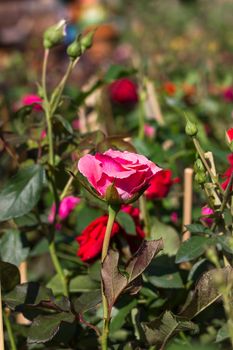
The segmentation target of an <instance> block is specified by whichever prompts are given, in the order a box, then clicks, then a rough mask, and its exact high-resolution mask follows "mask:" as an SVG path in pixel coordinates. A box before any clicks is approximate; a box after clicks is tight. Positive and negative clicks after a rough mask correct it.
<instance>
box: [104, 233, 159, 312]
mask: <svg viewBox="0 0 233 350" xmlns="http://www.w3.org/2000/svg"><path fill="white" fill-rule="evenodd" d="M162 247H163V244H162V240H157V241H144V242H143V243H142V245H141V246H140V248H139V249H138V251H137V252H136V254H135V255H134V256H133V257H132V259H131V260H130V261H129V262H128V264H127V265H126V267H125V270H124V273H123V272H119V267H118V262H119V253H118V252H117V251H114V250H110V251H109V252H108V254H107V256H106V258H105V259H104V262H103V264H102V270H101V276H102V281H103V288H104V294H105V296H106V298H107V302H108V308H109V311H111V309H112V307H113V305H114V303H115V301H116V300H117V298H118V297H119V295H120V294H121V293H122V292H123V291H124V290H125V289H126V287H129V286H130V284H131V286H132V288H133V293H134V294H135V293H136V292H137V291H138V290H139V288H138V287H139V286H138V284H137V281H138V278H139V277H140V275H141V274H142V273H143V272H144V270H145V269H146V268H147V267H148V265H149V264H150V262H151V260H152V259H153V258H154V256H155V255H157V254H158V252H159V251H160V250H161V249H162Z"/></svg>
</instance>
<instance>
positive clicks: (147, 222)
mask: <svg viewBox="0 0 233 350" xmlns="http://www.w3.org/2000/svg"><path fill="white" fill-rule="evenodd" d="M139 205H140V210H141V213H142V219H143V221H144V224H145V233H146V238H150V235H151V227H150V217H149V214H148V210H147V206H146V199H145V196H141V197H140V198H139Z"/></svg>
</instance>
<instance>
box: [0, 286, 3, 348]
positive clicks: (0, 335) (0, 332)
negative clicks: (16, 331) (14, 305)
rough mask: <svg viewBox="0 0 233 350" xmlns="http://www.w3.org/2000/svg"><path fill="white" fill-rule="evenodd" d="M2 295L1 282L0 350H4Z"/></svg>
mask: <svg viewBox="0 0 233 350" xmlns="http://www.w3.org/2000/svg"><path fill="white" fill-rule="evenodd" d="M2 312H3V311H2V294H1V281H0V350H4V333H3V318H2V317H3V315H2Z"/></svg>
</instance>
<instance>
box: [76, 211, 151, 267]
mask: <svg viewBox="0 0 233 350" xmlns="http://www.w3.org/2000/svg"><path fill="white" fill-rule="evenodd" d="M122 211H124V212H126V213H127V214H129V215H131V216H132V218H133V220H134V222H135V226H136V233H137V237H135V236H131V235H129V234H127V232H126V231H125V230H124V229H123V228H122V227H121V226H120V225H119V224H118V223H117V222H114V224H113V228H112V233H111V237H113V236H115V235H116V234H121V235H122V236H123V237H124V238H125V240H126V241H127V242H128V244H129V246H130V249H131V251H132V252H135V251H136V250H137V249H138V248H139V245H140V243H141V241H142V240H143V239H144V237H145V233H144V232H143V229H142V227H141V224H140V220H139V209H138V208H134V207H133V206H131V205H126V206H124V207H123V209H122ZM107 221H108V216H107V215H103V216H101V217H100V218H98V219H96V220H94V221H92V222H91V223H90V224H89V225H88V226H87V227H86V228H85V230H83V232H82V233H81V235H80V236H78V237H77V238H76V241H77V242H78V243H79V248H78V251H77V255H78V256H79V257H80V259H81V260H82V261H88V260H91V259H94V258H96V257H97V256H98V255H99V254H100V253H101V251H102V246H103V241H104V235H105V231H106V226H107Z"/></svg>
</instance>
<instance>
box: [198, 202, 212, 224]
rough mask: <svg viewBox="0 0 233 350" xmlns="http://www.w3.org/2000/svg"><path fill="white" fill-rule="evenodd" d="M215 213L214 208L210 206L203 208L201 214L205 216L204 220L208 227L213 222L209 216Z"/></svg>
mask: <svg viewBox="0 0 233 350" xmlns="http://www.w3.org/2000/svg"><path fill="white" fill-rule="evenodd" d="M213 213H214V211H213V209H211V208H209V207H208V206H207V205H206V206H204V207H203V208H202V209H201V215H202V216H203V217H202V221H203V222H205V223H206V225H207V226H208V227H210V226H211V225H212V223H213V219H212V218H209V217H208V216H209V215H212V214H213Z"/></svg>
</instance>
